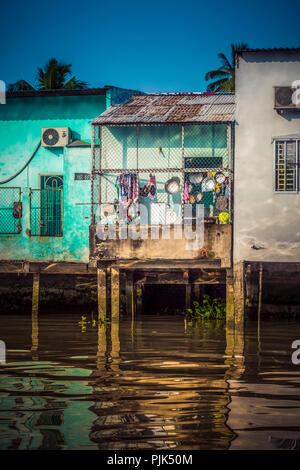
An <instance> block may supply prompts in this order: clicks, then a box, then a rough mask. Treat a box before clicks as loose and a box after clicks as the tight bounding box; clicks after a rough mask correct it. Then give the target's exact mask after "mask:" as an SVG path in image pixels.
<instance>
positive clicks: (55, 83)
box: [8, 58, 87, 91]
mask: <svg viewBox="0 0 300 470" xmlns="http://www.w3.org/2000/svg"><path fill="white" fill-rule="evenodd" d="M36 83H37V86H36V88H34V87H33V86H32V85H31V84H30V83H28V82H26V80H18V81H17V82H15V83H11V84H10V85H9V86H8V91H28V90H35V89H37V90H60V89H75V90H82V89H84V88H87V83H86V82H83V81H82V80H78V78H76V77H75V76H72V65H71V64H64V63H63V62H59V61H58V60H57V59H54V58H51V59H49V60H48V62H47V63H46V64H45V66H44V68H42V67H39V68H38V73H37V77H36Z"/></svg>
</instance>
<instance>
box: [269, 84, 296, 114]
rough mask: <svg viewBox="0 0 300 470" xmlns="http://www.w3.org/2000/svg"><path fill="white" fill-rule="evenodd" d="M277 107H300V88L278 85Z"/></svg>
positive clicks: (276, 90)
mask: <svg viewBox="0 0 300 470" xmlns="http://www.w3.org/2000/svg"><path fill="white" fill-rule="evenodd" d="M274 88H275V105H274V108H275V109H300V100H299V98H300V90H299V89H297V88H293V87H291V86H276V87H274Z"/></svg>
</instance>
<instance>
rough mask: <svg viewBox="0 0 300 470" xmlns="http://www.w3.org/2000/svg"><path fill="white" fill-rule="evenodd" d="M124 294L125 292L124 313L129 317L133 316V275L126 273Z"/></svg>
mask: <svg viewBox="0 0 300 470" xmlns="http://www.w3.org/2000/svg"><path fill="white" fill-rule="evenodd" d="M125 292H126V313H127V315H130V316H131V317H132V316H134V292H133V273H132V272H127V273H126V283H125Z"/></svg>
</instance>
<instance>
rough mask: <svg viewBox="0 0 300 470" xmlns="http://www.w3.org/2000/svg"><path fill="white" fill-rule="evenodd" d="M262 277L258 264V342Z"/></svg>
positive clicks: (261, 265)
mask: <svg viewBox="0 0 300 470" xmlns="http://www.w3.org/2000/svg"><path fill="white" fill-rule="evenodd" d="M262 275H263V264H262V263H259V278H258V311H257V334H258V338H259V341H260V313H261V298H262Z"/></svg>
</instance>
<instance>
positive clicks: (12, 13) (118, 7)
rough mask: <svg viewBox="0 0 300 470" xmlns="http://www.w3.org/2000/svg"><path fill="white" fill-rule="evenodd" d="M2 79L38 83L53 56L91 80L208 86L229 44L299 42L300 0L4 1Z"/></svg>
mask: <svg viewBox="0 0 300 470" xmlns="http://www.w3.org/2000/svg"><path fill="white" fill-rule="evenodd" d="M0 40H1V48H0V50H1V59H2V60H1V68H0V80H4V81H5V82H6V83H11V82H14V81H16V80H18V79H20V78H23V79H25V80H27V81H29V82H30V83H34V78H35V75H36V70H37V67H38V66H42V65H44V64H45V62H46V60H47V59H48V58H49V57H52V56H53V57H56V58H58V59H60V60H61V61H64V62H66V63H71V64H72V65H73V72H74V73H75V74H76V76H77V77H78V78H79V79H81V80H84V81H87V82H88V84H89V86H90V87H98V86H103V85H116V86H120V87H126V88H133V89H139V90H143V91H146V92H159V91H161V92H166V91H170V92H171V91H204V90H205V87H206V82H205V80H204V75H205V72H206V71H207V70H211V69H214V68H217V67H218V66H219V60H218V57H217V54H218V52H224V53H225V54H229V53H230V43H232V42H247V43H248V44H249V45H250V46H251V47H280V46H283V47H288V46H289V47H293V46H300V35H299V1H296V0H293V1H291V0H286V1H285V2H283V1H281V0H280V1H278V0H274V1H270V0H265V1H262V0H259V1H258V0H252V1H249V2H247V3H246V2H243V1H241V0H227V1H221V0H214V1H212V2H209V1H205V2H203V1H201V0H200V1H193V0H184V1H181V2H179V1H176V0H174V1H169V0H166V1H164V0H160V1H157V0H152V1H151V2H148V1H147V0H146V1H144V0H140V1H136V0H134V1H127V2H126V1H109V0H106V1H105V2H104V1H101V0H96V1H95V0H88V1H87V2H84V1H80V2H79V1H77V0H74V1H72V0H69V1H64V0H62V1H56V0H51V2H42V1H31V0H28V1H26V2H24V1H19V0H14V1H10V2H5V4H3V3H2V6H1V30H0Z"/></svg>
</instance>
